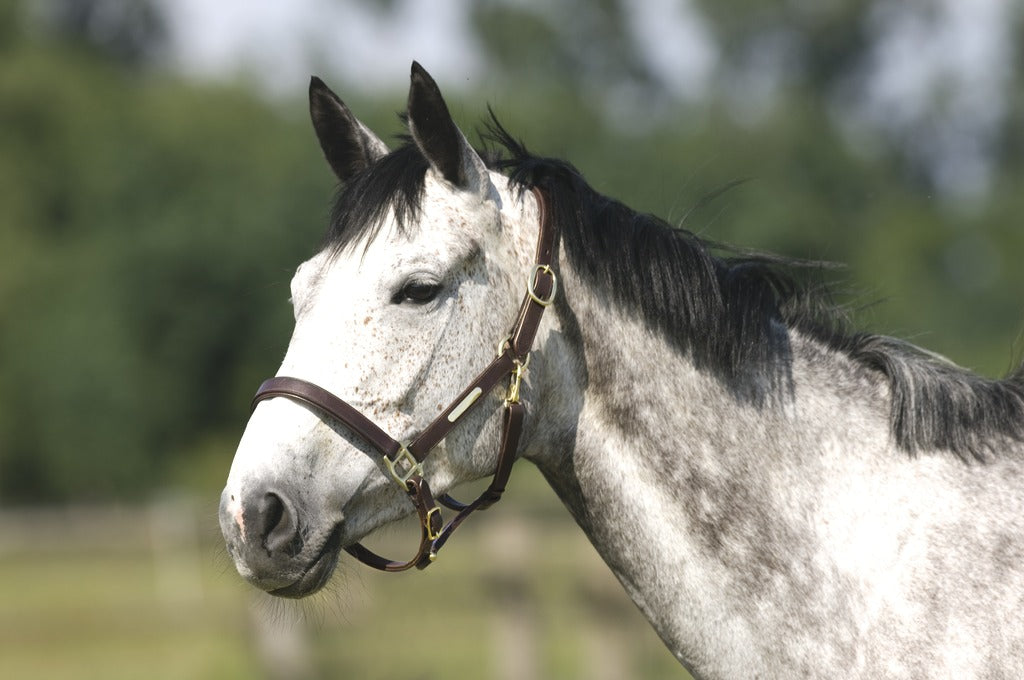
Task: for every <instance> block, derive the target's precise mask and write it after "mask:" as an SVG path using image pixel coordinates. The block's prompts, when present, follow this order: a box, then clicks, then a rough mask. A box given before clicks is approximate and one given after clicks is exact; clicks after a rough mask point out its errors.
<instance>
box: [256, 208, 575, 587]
mask: <svg viewBox="0 0 1024 680" xmlns="http://www.w3.org/2000/svg"><path fill="white" fill-rule="evenodd" d="M533 193H534V196H535V197H536V199H537V204H538V206H539V210H540V233H539V236H538V238H537V254H536V257H535V260H534V262H535V264H534V265H533V267H532V268H531V269H530V273H529V275H528V277H527V282H526V295H525V296H524V297H523V301H522V304H521V305H520V307H519V314H518V316H517V318H516V322H515V324H514V325H513V327H512V331H511V332H510V333H509V335H508V337H507V338H504V339H502V341H501V343H500V344H499V346H498V354H497V357H496V358H495V359H494V360H493V361H492V362H491V363H490V364H489V365H488V366H487V368H485V369H484V370H483V371H482V372H481V373H480V374H479V375H478V376H477V377H476V378H475V379H474V380H473V381H472V382H471V383H470V384H469V386H468V387H467V388H466V389H465V390H463V392H462V393H461V394H460V395H459V396H458V397H456V398H455V399H454V400H453V401H452V402H451V404H449V405H448V407H447V408H446V409H445V410H444V411H442V412H441V414H440V415H439V416H438V417H437V418H435V419H434V420H433V422H431V423H430V424H429V425H427V427H426V428H425V429H424V430H423V431H422V432H420V434H419V435H418V436H417V437H416V438H415V439H413V440H412V441H411V442H410V443H408V444H402V443H401V442H399V441H398V440H396V439H394V438H392V437H391V436H390V435H389V434H388V433H386V432H385V431H384V430H382V429H381V428H380V427H378V426H377V425H376V424H375V423H374V422H373V421H372V420H370V419H369V418H367V417H366V416H364V415H363V414H362V413H360V412H359V411H358V410H357V409H356V408H354V407H353V406H352V405H350V404H349V403H347V402H346V401H344V400H343V399H340V398H339V397H337V396H335V395H333V394H331V393H330V392H328V391H327V390H325V389H323V388H322V387H319V386H317V385H315V384H313V383H311V382H308V381H306V380H301V379H299V378H289V377H285V376H278V377H275V378H270V379H269V380H266V381H264V382H263V384H262V385H260V387H259V389H258V390H257V391H256V396H254V397H253V400H252V408H253V409H255V408H256V405H257V404H258V403H259V402H261V401H263V400H264V399H271V398H273V397H289V398H291V399H294V400H296V401H300V402H304V403H307V404H310V405H312V406H315V407H317V408H319V409H321V410H322V411H324V412H326V413H327V414H329V415H330V416H331V417H333V418H336V419H337V420H338V421H340V422H342V423H344V424H345V425H346V426H347V427H348V428H349V429H350V430H352V432H354V433H355V434H357V435H358V436H360V437H361V438H362V439H363V440H364V441H366V442H367V443H368V444H370V445H371V446H372V447H373V448H374V449H376V450H377V451H378V452H379V453H380V454H381V455H382V456H383V463H384V467H385V469H386V470H387V472H388V474H389V476H390V477H391V478H392V479H393V480H394V481H395V483H397V484H398V485H399V486H400V487H401V488H402V489H403V490H404V491H405V492H406V493H407V494H408V495H409V498H410V499H411V500H412V503H413V505H414V506H415V507H416V513H417V515H419V521H420V531H421V538H420V545H419V549H418V550H417V552H416V554H415V555H414V556H413V558H412V559H410V560H408V561H406V562H400V561H395V560H389V559H386V558H384V557H381V556H380V555H377V554H376V553H374V552H372V551H371V550H369V549H368V548H366V547H364V546H363V545H361V544H360V543H354V544H352V545H350V546H347V547H346V548H345V550H346V551H347V552H348V553H349V554H350V555H352V556H353V557H355V558H356V559H358V560H359V561H360V562H362V563H363V564H366V565H368V566H370V567H373V568H375V569H380V570H382V571H405V570H406V569H410V568H412V567H416V568H418V569H424V568H426V567H427V566H429V565H430V564H431V562H433V561H434V558H435V557H436V556H437V552H438V551H439V550H440V549H441V547H442V546H443V545H444V544H445V542H446V541H447V540H448V538H449V537H450V536H451V535H452V532H454V531H455V529H457V528H458V526H459V525H460V524H461V523H462V522H463V520H465V519H466V517H468V516H469V515H470V514H472V513H473V512H475V511H476V510H484V509H486V508H488V507H490V506H491V505H493V504H494V503H496V502H497V501H498V500H500V499H501V495H502V493H504V491H505V485H506V483H507V482H508V478H509V474H510V473H511V472H512V464H513V463H514V462H515V459H516V451H517V449H518V447H519V438H520V436H521V434H522V430H523V419H524V416H525V413H526V409H525V408H524V407H523V405H522V403H521V402H520V384H521V381H522V377H523V370H524V369H525V368H526V365H527V363H528V362H529V358H530V350H531V349H532V347H533V340H534V337H535V336H536V334H537V329H538V327H539V326H540V321H541V317H542V316H543V315H544V310H545V309H546V308H547V307H548V306H549V305H550V304H551V303H552V302H553V301H554V299H555V294H556V292H557V289H558V284H557V279H556V277H555V273H554V271H553V270H552V268H551V261H552V252H553V250H554V245H555V229H554V226H553V225H552V224H551V219H550V215H548V212H547V207H546V204H545V200H544V195H543V194H542V193H541V191H540V190H539V189H537V188H534V189H533ZM505 379H508V381H509V382H508V390H507V392H506V395H505V401H504V418H503V423H502V435H501V443H500V445H499V449H498V465H497V468H496V470H495V472H494V477H493V479H492V480H491V483H490V485H489V486H488V487H487V489H486V490H485V491H484V492H483V493H481V494H480V496H479V497H478V498H477V499H476V500H474V501H473V502H471V503H468V504H464V503H460V502H458V501H456V500H455V499H454V498H452V497H451V496H449V495H448V494H443V495H441V496H439V497H438V498H437V501H435V499H434V496H433V494H432V493H431V491H430V486H429V485H428V484H427V480H426V479H425V478H424V476H423V461H424V460H426V458H427V456H429V455H430V452H431V451H433V449H434V447H435V446H437V445H438V444H439V443H440V442H441V441H442V440H443V439H444V438H445V437H446V436H448V433H449V432H451V431H452V430H453V429H454V428H455V426H456V425H457V424H458V423H459V420H460V419H461V418H462V416H464V415H465V414H466V413H467V412H469V411H470V410H471V409H472V408H473V407H474V406H476V405H477V404H478V403H479V399H480V397H481V396H483V395H485V394H489V393H490V392H491V391H492V390H493V389H494V388H495V387H497V386H498V384H499V383H501V382H502V381H503V380H505ZM437 502H440V503H441V504H442V505H444V506H445V507H447V508H449V509H451V510H454V511H456V515H455V516H454V517H453V518H452V519H451V520H449V521H448V523H447V524H445V523H444V521H443V520H442V518H441V510H440V508H438V507H437Z"/></svg>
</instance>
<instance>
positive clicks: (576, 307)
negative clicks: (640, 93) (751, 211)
mask: <svg viewBox="0 0 1024 680" xmlns="http://www.w3.org/2000/svg"><path fill="white" fill-rule="evenodd" d="M309 103H310V115H311V118H312V122H313V127H314V130H315V132H316V136H317V138H318V140H319V144H320V147H321V149H322V151H323V154H324V156H325V157H326V160H327V162H328V164H329V166H330V167H331V169H332V170H333V172H334V174H335V175H336V176H337V178H338V180H339V181H340V189H339V193H338V196H337V199H336V202H335V204H334V207H333V210H332V212H331V217H330V226H329V228H328V231H327V234H326V237H325V240H324V242H323V244H322V247H321V248H320V249H319V250H318V252H317V253H316V254H315V255H314V256H313V257H312V258H311V259H309V260H308V261H306V262H304V263H303V264H301V265H300V266H299V267H298V269H297V271H296V272H295V275H294V278H293V279H292V281H291V304H292V307H293V310H294V316H295V327H294V332H293V335H292V338H291V342H290V344H289V346H288V349H287V351H286V353H285V356H284V359H283V362H282V364H281V367H280V370H279V372H278V374H277V375H276V376H275V377H274V378H271V379H269V380H268V381H266V382H265V383H264V384H263V385H261V386H260V388H259V390H258V392H257V395H256V397H255V399H254V401H253V411H252V414H251V416H250V419H249V421H248V424H247V426H246V428H245V431H244V433H243V435H242V437H241V441H240V443H239V445H238V450H237V453H236V455H235V457H234V460H233V462H232V465H231V469H230V473H229V475H228V479H227V484H226V487H225V488H224V491H223V494H222V496H221V499H220V511H219V516H220V524H221V528H222V531H223V534H224V538H225V541H226V544H227V549H228V552H229V554H230V555H231V556H232V558H233V560H234V563H235V566H236V568H237V570H238V572H239V573H240V574H241V576H243V577H244V578H245V579H246V580H248V581H249V582H251V583H252V584H254V585H255V586H256V587H258V588H260V589H262V590H265V591H267V592H270V593H272V594H274V595H278V596H282V597H292V598H301V597H305V596H307V595H310V594H311V593H314V592H316V591H317V590H318V589H320V588H321V587H322V586H323V585H324V584H325V583H326V582H327V581H328V579H329V578H330V576H331V574H332V572H333V570H334V568H335V566H336V564H337V563H338V560H339V556H340V554H341V552H342V550H344V551H346V552H347V553H348V554H350V555H352V556H353V557H355V558H356V559H358V560H360V561H362V562H364V563H366V564H368V565H369V566H371V567H375V568H377V569H383V570H386V571H403V570H405V569H410V568H414V567H416V568H421V569H422V568H425V567H427V566H429V565H430V564H432V563H433V561H434V560H435V558H436V557H437V555H438V551H439V550H440V549H441V547H442V546H443V545H444V544H445V542H446V541H447V540H448V539H449V538H451V536H452V535H453V532H454V530H455V529H456V528H457V527H458V526H459V524H460V523H461V522H462V521H463V520H465V518H466V517H468V516H469V514H471V513H472V512H475V511H477V510H482V509H484V508H486V507H488V506H491V505H493V504H494V503H495V502H496V501H497V500H498V499H499V498H500V496H501V492H502V491H503V490H504V488H505V483H506V482H507V481H508V473H509V470H510V469H511V467H512V465H513V464H514V463H515V462H516V461H518V460H519V459H525V460H527V461H529V462H531V463H532V464H534V465H536V466H537V467H538V468H539V469H540V471H541V473H542V474H543V476H544V477H545V478H546V480H547V482H548V483H549V484H550V486H551V487H552V488H553V490H554V492H555V493H556V494H557V495H558V496H559V497H560V499H561V500H562V502H563V503H564V504H565V506H566V507H567V508H568V510H569V511H570V513H571V514H572V516H573V517H574V519H575V520H576V522H577V523H578V524H579V526H580V528H581V529H582V530H583V531H584V532H585V533H586V535H587V536H588V538H589V540H590V541H591V543H592V544H593V546H594V547H595V548H596V550H597V552H598V553H599V554H600V556H601V558H602V559H603V560H604V562H605V563H606V564H607V565H608V567H609V568H610V569H611V571H612V572H613V573H614V574H615V576H616V577H617V578H618V580H619V582H620V583H621V584H622V586H623V588H624V589H625V591H626V592H627V593H628V595H629V596H630V597H631V598H632V600H633V602H635V603H636V605H637V607H638V608H639V609H640V610H641V611H642V612H643V614H644V615H645V617H646V618H647V619H648V621H649V622H650V624H651V625H652V626H653V627H654V629H655V630H656V631H657V633H658V635H659V636H660V637H661V639H662V640H663V641H664V643H665V645H666V646H667V647H668V648H669V649H670V650H671V651H672V652H673V653H674V655H675V656H676V657H677V658H678V660H679V661H680V662H681V664H682V665H684V666H685V667H686V668H687V669H688V670H689V671H690V672H691V673H692V674H693V675H694V676H695V677H698V678H755V677H761V678H796V677H800V678H835V677H845V678H868V677H886V678H911V677H913V678H925V677H929V678H948V677H986V678H1009V677H1020V676H1021V675H1022V673H1024V367H1021V368H1019V369H1018V370H1017V371H1016V372H1014V373H1012V374H1011V375H1009V376H1007V377H1005V378H1003V379H1000V380H992V379H987V378H984V377H981V376H978V375H976V374H973V373H971V372H970V371H968V370H966V369H964V368H961V367H959V366H957V365H954V364H953V363H951V362H949V361H948V360H945V359H943V358H942V357H940V356H938V355H935V354H932V353H929V352H927V351H926V350H923V349H921V348H918V347H916V346H914V345H912V344H910V343H908V342H904V341H901V340H898V339H895V338H891V337H885V336H881V335H877V334H872V333H867V332H859V331H856V330H854V329H853V328H852V326H851V324H850V323H849V322H848V321H846V320H845V318H844V314H843V311H842V309H841V308H840V307H839V306H837V305H835V304H834V303H831V302H829V301H828V298H827V296H826V295H823V294H821V291H820V290H819V289H818V287H817V286H816V285H812V284H811V283H810V282H809V281H808V280H807V279H808V277H806V276H801V272H806V271H808V269H807V267H808V266H811V265H813V263H806V262H802V261H797V260H787V259H786V258H782V257H778V256H771V255H767V254H758V253H755V252H750V251H744V250H739V249H736V250H733V251H729V252H722V250H721V248H718V247H715V246H714V244H711V243H709V242H706V241H704V240H702V239H701V238H698V237H697V236H695V235H694V234H692V233H690V232H688V231H686V230H685V229H683V228H681V227H678V226H677V227H673V226H671V225H669V224H668V223H666V222H664V221H662V220H661V219H659V218H657V217H654V216H651V215H643V214H639V213H637V212H635V211H633V210H631V209H630V208H628V207H626V206H625V205H623V204H622V203H620V202H619V201H616V200H614V199H612V198H608V197H606V196H603V195H601V194H599V193H598V192H597V191H595V190H594V189H593V188H591V187H590V186H589V185H588V184H587V182H586V181H585V180H584V179H583V177H582V175H581V174H580V173H579V172H578V171H577V170H576V169H575V168H574V167H573V166H572V165H571V164H569V163H567V162H564V161H561V160H555V159H549V158H544V157H541V156H537V155H534V154H532V153H531V152H530V151H528V150H527V148H526V147H525V146H524V144H523V143H522V142H520V141H519V140H517V139H516V138H515V137H513V136H512V135H511V134H510V133H509V132H508V131H507V130H506V128H504V127H503V126H502V125H501V123H500V122H498V120H497V118H496V117H495V116H494V114H493V112H492V113H491V118H490V122H489V124H488V128H487V130H488V131H487V133H486V136H487V149H486V150H484V151H477V150H476V149H475V148H474V147H473V146H471V145H470V143H469V142H468V141H467V139H466V137H465V135H464V134H463V133H462V131H461V130H460V129H459V127H458V126H457V125H456V124H455V122H454V121H453V119H452V116H451V115H450V112H449V110H448V107H447V104H446V103H445V100H444V98H443V96H442V94H441V92H440V90H439V88H438V86H437V84H436V82H435V81H434V80H433V78H431V76H430V75H429V74H428V73H427V72H426V71H425V70H424V69H423V68H422V67H421V66H420V65H419V64H417V63H415V62H414V63H413V65H412V72H411V81H410V89H409V95H408V102H407V106H408V111H407V113H406V114H405V116H404V119H405V122H406V125H407V128H408V134H406V135H404V136H403V137H402V138H400V140H399V143H398V144H397V145H396V147H397V148H394V149H391V148H389V146H388V145H386V144H385V143H384V142H383V141H382V140H381V139H380V138H379V137H378V136H376V135H375V134H374V133H373V132H372V131H371V130H370V129H369V128H368V127H367V126H365V125H364V124H363V123H361V122H360V121H359V120H358V119H357V118H356V117H355V116H354V115H353V114H352V112H351V111H350V110H349V108H348V107H347V106H346V105H345V104H344V103H343V102H342V100H341V99H340V98H339V97H338V96H337V95H336V94H334V92H332V91H331V90H330V89H329V88H328V87H327V86H326V85H325V84H324V83H323V82H322V81H321V80H319V79H318V78H315V77H314V78H313V79H312V81H311V83H310V89H309ZM490 476H493V479H492V481H491V483H490V485H489V486H488V487H487V488H486V490H485V491H484V492H483V493H482V494H481V495H480V497H479V498H477V499H476V500H474V501H472V502H469V503H460V502H458V501H455V500H454V499H453V498H451V496H449V495H448V491H449V490H451V489H452V488H453V487H455V486H457V485H459V484H462V483H465V482H468V481H471V480H479V479H482V478H486V477H490ZM442 506H446V507H448V508H451V510H443V509H442ZM451 512H454V513H455V514H454V515H450V513H451ZM412 514H415V515H416V516H417V517H418V520H419V523H420V534H421V540H420V543H419V545H418V546H414V555H413V557H412V558H411V559H408V560H406V561H396V560H392V559H388V558H384V557H381V556H379V555H377V554H375V553H373V552H372V551H371V550H369V549H368V548H366V547H365V546H363V545H362V544H361V543H360V540H361V539H363V538H364V537H365V536H367V535H368V534H370V533H371V532H373V531H374V530H376V529H378V528H380V527H382V526H384V525H386V524H388V523H391V522H393V521H395V520H398V519H400V518H403V517H407V516H409V515H412ZM443 514H449V519H448V521H447V522H445V520H444V519H443V517H442V515H443Z"/></svg>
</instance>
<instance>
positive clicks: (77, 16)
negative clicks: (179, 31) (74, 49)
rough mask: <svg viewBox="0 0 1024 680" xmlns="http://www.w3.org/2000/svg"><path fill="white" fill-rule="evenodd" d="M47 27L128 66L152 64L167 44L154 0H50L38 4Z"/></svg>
mask: <svg viewBox="0 0 1024 680" xmlns="http://www.w3.org/2000/svg"><path fill="white" fill-rule="evenodd" d="M39 8H40V10H41V12H42V13H43V20H44V21H45V22H46V23H48V24H49V26H50V30H52V31H54V32H55V33H56V34H57V35H58V36H59V37H61V38H63V39H64V40H67V41H69V42H78V43H81V44H84V45H88V46H90V47H92V48H94V49H98V50H100V51H102V52H103V53H105V54H107V55H108V56H110V57H111V58H113V59H116V60H117V61H119V62H121V63H123V64H126V65H130V66H145V65H149V64H152V63H153V62H154V61H156V60H157V59H158V58H159V57H161V56H162V55H163V52H164V50H165V48H166V45H167V38H168V34H167V25H166V21H165V19H164V16H163V10H162V8H161V6H160V3H159V1H158V0H130V1H129V2H126V1H125V0H50V2H47V3H40V5H39Z"/></svg>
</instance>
